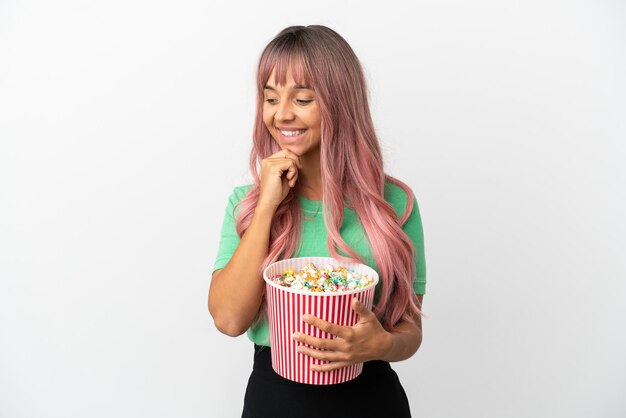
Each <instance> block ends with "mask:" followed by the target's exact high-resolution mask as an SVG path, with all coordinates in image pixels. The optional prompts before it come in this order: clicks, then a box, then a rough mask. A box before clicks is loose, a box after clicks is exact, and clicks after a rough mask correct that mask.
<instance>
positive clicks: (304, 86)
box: [263, 84, 313, 91]
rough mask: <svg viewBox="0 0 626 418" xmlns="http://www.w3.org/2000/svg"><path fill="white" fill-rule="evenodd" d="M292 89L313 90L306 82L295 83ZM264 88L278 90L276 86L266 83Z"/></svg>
mask: <svg viewBox="0 0 626 418" xmlns="http://www.w3.org/2000/svg"><path fill="white" fill-rule="evenodd" d="M291 88H292V89H294V90H313V89H312V88H311V87H310V86H307V85H304V84H294V85H293V86H291ZM263 90H274V91H276V87H274V86H271V85H269V84H266V85H265V86H263Z"/></svg>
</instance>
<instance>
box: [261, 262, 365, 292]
mask: <svg viewBox="0 0 626 418" xmlns="http://www.w3.org/2000/svg"><path fill="white" fill-rule="evenodd" d="M270 280H271V281H272V282H274V283H276V284H278V285H280V286H284V287H290V288H292V289H296V290H304V291H308V292H343V291H348V290H355V289H361V288H364V287H367V286H369V285H371V284H372V283H374V279H373V278H371V277H369V276H368V275H367V274H364V275H362V276H361V275H359V274H358V273H357V272H355V271H354V270H349V269H348V268H346V267H343V266H340V267H337V268H336V269H335V268H334V267H333V266H332V265H330V264H327V265H325V266H324V268H323V269H321V270H318V269H317V268H316V267H315V265H314V264H313V263H307V264H306V265H305V266H304V267H303V268H302V269H301V270H300V271H299V272H297V273H296V272H295V271H294V270H293V269H287V270H285V271H284V272H283V274H277V275H274V276H273V277H271V278H270Z"/></svg>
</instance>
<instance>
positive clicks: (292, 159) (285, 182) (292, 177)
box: [257, 149, 302, 210]
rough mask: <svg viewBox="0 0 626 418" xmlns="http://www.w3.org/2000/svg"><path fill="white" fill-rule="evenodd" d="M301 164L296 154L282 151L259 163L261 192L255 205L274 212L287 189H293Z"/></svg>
mask: <svg viewBox="0 0 626 418" xmlns="http://www.w3.org/2000/svg"><path fill="white" fill-rule="evenodd" d="M299 168H302V162H301V161H300V157H299V156H298V155H297V154H294V153H293V152H291V151H289V150H288V149H283V150H280V151H278V152H277V153H275V154H273V155H270V156H269V157H267V158H265V159H264V160H262V161H261V192H260V195H259V201H258V203H257V205H264V206H267V207H270V208H271V209H272V210H276V208H278V206H279V205H280V203H281V202H282V201H283V199H284V198H285V197H287V193H289V189H290V188H293V187H295V185H296V181H297V180H298V169H299Z"/></svg>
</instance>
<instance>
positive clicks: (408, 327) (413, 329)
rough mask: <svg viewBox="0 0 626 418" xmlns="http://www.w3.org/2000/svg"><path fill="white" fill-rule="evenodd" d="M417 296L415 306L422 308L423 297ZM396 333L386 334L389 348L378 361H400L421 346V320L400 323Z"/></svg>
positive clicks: (419, 318) (411, 354) (417, 318)
mask: <svg viewBox="0 0 626 418" xmlns="http://www.w3.org/2000/svg"><path fill="white" fill-rule="evenodd" d="M416 296H417V301H418V303H417V306H419V307H421V306H422V301H423V300H424V295H416ZM396 330H397V331H396V332H393V333H388V334H389V336H388V339H389V340H390V343H387V346H388V347H389V348H388V349H387V351H386V353H384V354H383V355H382V356H381V357H380V360H385V361H390V362H393V361H402V360H406V359H408V358H410V357H411V356H413V354H415V353H416V352H417V350H418V349H419V348H420V345H422V318H421V317H419V316H418V317H416V318H415V322H407V321H403V322H400V323H399V324H398V325H397V326H396Z"/></svg>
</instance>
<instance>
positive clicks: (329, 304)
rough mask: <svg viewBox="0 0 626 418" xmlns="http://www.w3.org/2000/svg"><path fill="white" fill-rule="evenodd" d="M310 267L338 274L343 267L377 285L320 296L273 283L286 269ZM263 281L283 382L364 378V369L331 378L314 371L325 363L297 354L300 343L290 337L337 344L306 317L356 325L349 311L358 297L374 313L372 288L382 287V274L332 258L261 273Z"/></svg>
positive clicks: (290, 262)
mask: <svg viewBox="0 0 626 418" xmlns="http://www.w3.org/2000/svg"><path fill="white" fill-rule="evenodd" d="M306 263H313V264H315V266H316V267H317V268H318V269H321V268H323V267H324V266H326V265H327V264H330V265H331V266H333V267H335V268H336V267H339V266H345V267H347V268H348V269H354V270H355V271H356V272H357V273H358V274H360V275H363V274H367V275H368V276H369V277H371V278H373V279H374V284H372V285H370V286H367V287H364V288H362V289H356V290H349V291H341V292H325V293H322V292H309V291H303V290H295V289H291V288H289V287H284V286H280V285H278V284H276V283H274V282H272V281H271V277H273V276H275V275H277V274H282V273H283V272H284V271H285V270H287V269H293V270H295V271H298V270H300V269H301V268H302V267H304V266H305V265H306ZM263 278H264V279H265V297H266V298H267V304H268V316H269V325H270V341H271V345H272V350H271V352H272V368H273V369H274V371H275V372H276V373H278V374H279V375H280V376H282V377H284V378H285V379H289V380H292V381H294V382H299V383H307V384H312V385H332V384H336V383H342V382H347V381H348V380H352V379H354V378H355V377H357V376H358V375H359V374H361V372H362V371H363V363H356V364H353V365H351V366H347V367H344V368H341V369H337V370H332V371H329V372H316V371H313V370H311V365H313V364H324V363H326V362H325V361H321V360H317V359H313V358H311V357H309V356H306V355H304V354H301V353H298V351H297V350H296V348H297V347H298V345H300V344H302V343H300V342H298V341H295V340H293V338H291V336H292V335H293V333H294V332H299V333H302V334H307V335H312V336H314V337H317V338H335V337H334V336H333V335H332V334H329V333H327V332H324V331H322V330H320V329H318V328H316V327H314V326H312V325H309V324H307V323H305V322H303V321H302V315H304V314H310V315H314V316H317V317H318V318H321V319H323V320H325V321H328V322H332V323H334V324H337V325H343V326H352V325H355V324H356V323H357V322H358V319H359V318H358V315H357V314H356V312H354V311H353V310H352V308H351V302H352V299H353V298H355V297H356V298H357V299H359V301H360V302H361V303H362V304H363V305H365V306H366V307H367V308H369V309H371V308H372V303H373V300H374V288H375V287H376V284H377V283H378V273H376V271H375V270H374V269H372V268H370V267H368V266H366V265H364V264H358V263H344V262H340V261H337V260H335V259H334V258H330V257H299V258H290V259H285V260H281V261H277V262H276V263H273V264H270V265H269V266H268V267H267V268H266V269H265V270H264V271H263Z"/></svg>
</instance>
